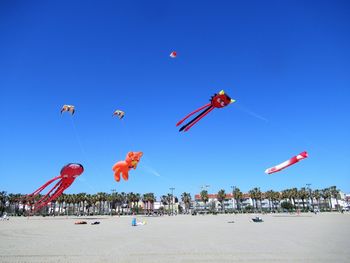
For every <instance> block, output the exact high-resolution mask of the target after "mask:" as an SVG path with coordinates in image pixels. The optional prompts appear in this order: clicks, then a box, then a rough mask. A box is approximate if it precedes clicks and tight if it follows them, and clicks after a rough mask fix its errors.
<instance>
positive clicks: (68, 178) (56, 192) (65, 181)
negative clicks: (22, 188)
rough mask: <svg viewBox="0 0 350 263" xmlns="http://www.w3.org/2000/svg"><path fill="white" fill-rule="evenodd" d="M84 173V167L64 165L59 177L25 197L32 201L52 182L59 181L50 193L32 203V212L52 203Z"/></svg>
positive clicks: (76, 164)
mask: <svg viewBox="0 0 350 263" xmlns="http://www.w3.org/2000/svg"><path fill="white" fill-rule="evenodd" d="M83 172H84V167H83V166H82V165H81V164H78V163H69V164H67V165H65V166H64V167H63V168H62V169H61V172H60V175H59V176H57V177H55V178H53V179H51V180H50V181H48V182H46V183H45V184H44V185H42V186H41V187H40V188H38V189H37V190H35V191H34V192H33V193H32V194H30V195H27V196H26V199H27V201H30V200H33V199H34V198H35V196H37V195H38V194H40V193H41V191H43V190H44V189H45V188H46V187H47V186H48V185H49V184H51V183H52V182H54V181H56V180H59V181H58V182H57V183H56V184H55V186H54V187H52V188H51V189H50V191H49V192H48V193H47V194H46V195H44V196H43V197H41V198H40V199H39V200H38V201H37V202H35V203H34V210H33V212H36V211H38V210H40V209H41V208H43V207H45V206H46V205H47V204H48V203H49V202H51V201H54V200H55V199H56V198H58V197H59V196H60V195H61V194H62V193H63V191H64V190H66V189H67V188H68V187H69V186H70V185H71V184H72V183H73V182H74V180H75V178H77V177H78V176H79V175H81V174H82V173H83Z"/></svg>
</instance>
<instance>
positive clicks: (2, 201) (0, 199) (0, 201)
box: [0, 191, 7, 216]
mask: <svg viewBox="0 0 350 263" xmlns="http://www.w3.org/2000/svg"><path fill="white" fill-rule="evenodd" d="M6 202H7V194H6V192H5V191H1V192H0V216H2V214H3V213H4V211H5V206H6Z"/></svg>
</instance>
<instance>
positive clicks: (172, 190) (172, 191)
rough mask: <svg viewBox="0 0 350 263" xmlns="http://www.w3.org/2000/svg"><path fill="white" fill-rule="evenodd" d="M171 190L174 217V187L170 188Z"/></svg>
mask: <svg viewBox="0 0 350 263" xmlns="http://www.w3.org/2000/svg"><path fill="white" fill-rule="evenodd" d="M169 189H170V190H171V215H174V190H175V188H174V187H170V188H169Z"/></svg>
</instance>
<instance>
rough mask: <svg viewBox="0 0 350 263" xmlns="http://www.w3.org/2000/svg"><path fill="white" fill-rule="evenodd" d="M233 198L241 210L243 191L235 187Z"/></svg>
mask: <svg viewBox="0 0 350 263" xmlns="http://www.w3.org/2000/svg"><path fill="white" fill-rule="evenodd" d="M232 194H233V198H234V199H235V201H236V204H237V209H238V210H241V201H242V198H243V193H242V192H241V190H240V189H239V188H238V187H235V189H234V191H233V193H232Z"/></svg>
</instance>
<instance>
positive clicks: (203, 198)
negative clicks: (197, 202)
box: [200, 190, 209, 210]
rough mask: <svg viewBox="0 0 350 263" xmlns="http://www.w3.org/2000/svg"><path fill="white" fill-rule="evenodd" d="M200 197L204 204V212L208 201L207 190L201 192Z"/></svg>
mask: <svg viewBox="0 0 350 263" xmlns="http://www.w3.org/2000/svg"><path fill="white" fill-rule="evenodd" d="M200 196H201V200H202V201H203V202H204V209H205V210H206V209H207V202H208V200H209V197H208V191H207V190H202V191H201V192H200Z"/></svg>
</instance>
